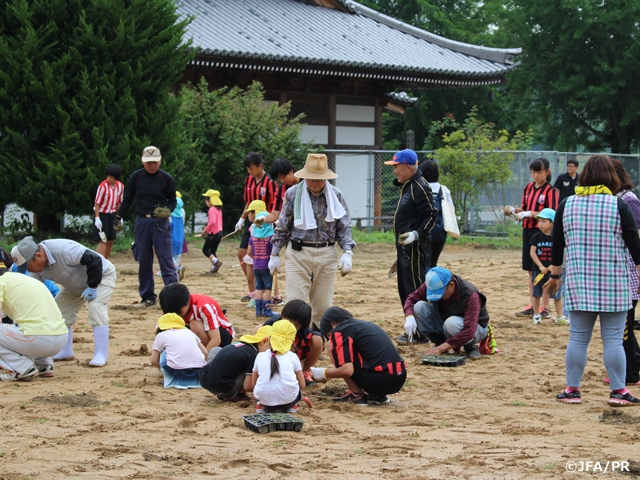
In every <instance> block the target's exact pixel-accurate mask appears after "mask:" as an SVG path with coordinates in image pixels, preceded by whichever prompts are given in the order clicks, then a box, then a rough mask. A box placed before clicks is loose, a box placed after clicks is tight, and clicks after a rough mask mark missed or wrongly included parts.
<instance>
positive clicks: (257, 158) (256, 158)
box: [244, 152, 264, 168]
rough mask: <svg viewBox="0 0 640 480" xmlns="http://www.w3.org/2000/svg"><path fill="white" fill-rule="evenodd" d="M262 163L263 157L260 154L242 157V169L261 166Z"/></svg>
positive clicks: (252, 153) (253, 153) (255, 153)
mask: <svg viewBox="0 0 640 480" xmlns="http://www.w3.org/2000/svg"><path fill="white" fill-rule="evenodd" d="M263 163H264V155H263V154H262V153H257V152H251V153H250V154H249V155H247V156H246V157H244V167H245V168H248V167H250V166H251V165H255V166H256V167H257V166H258V165H262V164H263Z"/></svg>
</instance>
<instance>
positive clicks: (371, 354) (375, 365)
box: [329, 318, 406, 375]
mask: <svg viewBox="0 0 640 480" xmlns="http://www.w3.org/2000/svg"><path fill="white" fill-rule="evenodd" d="M329 354H330V355H331V360H332V361H333V364H334V365H335V367H336V368H337V367H340V366H342V365H344V364H345V363H353V364H354V368H356V369H357V368H360V369H362V370H372V371H377V372H385V373H388V374H390V375H400V374H402V373H403V372H405V371H406V367H405V364H404V360H403V359H402V357H401V356H400V355H399V354H398V350H396V347H395V345H394V344H393V342H392V341H391V339H390V338H389V335H387V334H386V332H385V331H384V330H382V328H380V327H379V326H378V325H376V324H375V323H372V322H365V321H363V320H356V319H355V318H352V319H350V320H346V321H345V322H343V323H341V324H339V325H337V326H336V327H334V329H333V330H332V331H331V334H330V335H329Z"/></svg>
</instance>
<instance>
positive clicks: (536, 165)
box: [529, 157, 551, 182]
mask: <svg viewBox="0 0 640 480" xmlns="http://www.w3.org/2000/svg"><path fill="white" fill-rule="evenodd" d="M550 169H551V167H550V166H549V160H547V159H546V158H544V157H540V158H536V159H535V160H534V161H533V162H531V163H530V164H529V170H531V171H533V172H542V171H543V170H547V171H548V172H549V173H548V174H547V182H550V181H551V172H550V171H549V170H550Z"/></svg>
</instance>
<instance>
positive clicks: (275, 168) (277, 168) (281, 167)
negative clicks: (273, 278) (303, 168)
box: [269, 157, 296, 180]
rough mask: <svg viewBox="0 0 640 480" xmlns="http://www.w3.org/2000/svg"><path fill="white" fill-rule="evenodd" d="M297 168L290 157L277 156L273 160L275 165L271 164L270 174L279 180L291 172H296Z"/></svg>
mask: <svg viewBox="0 0 640 480" xmlns="http://www.w3.org/2000/svg"><path fill="white" fill-rule="evenodd" d="M295 170H296V168H295V167H294V166H293V163H291V162H290V161H289V160H288V159H286V158H284V157H281V158H276V159H275V160H274V161H273V165H271V170H269V176H270V177H271V178H273V179H274V180H278V178H280V177H281V176H283V177H284V176H285V175H288V174H289V172H295Z"/></svg>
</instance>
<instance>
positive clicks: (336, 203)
mask: <svg viewBox="0 0 640 480" xmlns="http://www.w3.org/2000/svg"><path fill="white" fill-rule="evenodd" d="M298 188H302V192H301V195H302V198H301V202H300V218H294V219H293V226H294V227H295V228H297V229H300V230H314V229H316V228H318V225H317V223H316V218H315V215H314V214H313V207H312V206H311V197H310V196H309V189H308V188H307V184H306V183H305V182H304V181H303V182H301V183H299V184H298ZM296 193H297V192H296ZM324 198H325V199H326V201H327V216H326V217H325V220H326V221H327V222H328V223H331V222H335V221H336V220H338V219H340V218H342V217H344V215H345V214H346V213H347V211H346V210H345V209H344V207H343V206H342V204H341V203H340V200H338V196H337V195H336V192H334V191H333V188H332V187H331V184H330V183H329V182H327V183H326V184H325V186H324Z"/></svg>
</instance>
